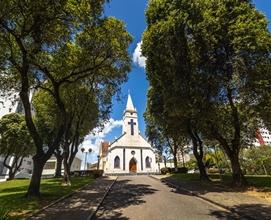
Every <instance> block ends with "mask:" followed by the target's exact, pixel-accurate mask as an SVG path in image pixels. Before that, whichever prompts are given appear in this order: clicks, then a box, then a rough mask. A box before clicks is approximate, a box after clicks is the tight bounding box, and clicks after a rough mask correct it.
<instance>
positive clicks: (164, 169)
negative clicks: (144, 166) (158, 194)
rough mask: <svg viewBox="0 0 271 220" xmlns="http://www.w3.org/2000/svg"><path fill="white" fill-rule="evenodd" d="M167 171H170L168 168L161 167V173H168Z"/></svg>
mask: <svg viewBox="0 0 271 220" xmlns="http://www.w3.org/2000/svg"><path fill="white" fill-rule="evenodd" d="M169 172H170V171H169V168H167V167H163V168H161V174H163V175H165V174H167V173H169Z"/></svg>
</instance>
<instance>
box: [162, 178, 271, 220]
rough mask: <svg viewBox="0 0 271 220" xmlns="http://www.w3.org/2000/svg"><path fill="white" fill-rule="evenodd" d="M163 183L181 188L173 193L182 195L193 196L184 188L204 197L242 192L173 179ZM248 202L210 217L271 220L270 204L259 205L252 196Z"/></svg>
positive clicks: (248, 198)
mask: <svg viewBox="0 0 271 220" xmlns="http://www.w3.org/2000/svg"><path fill="white" fill-rule="evenodd" d="M162 182H163V183H164V184H166V185H168V186H169V187H172V185H171V184H174V185H175V186H179V187H178V188H177V189H172V191H173V192H175V193H178V194H182V195H189V196H194V195H191V193H189V192H187V191H185V190H183V189H182V187H184V188H186V189H189V190H190V191H193V192H195V193H197V194H198V195H200V196H204V195H205V194H207V193H211V192H215V193H230V195H231V196H234V195H237V194H235V193H237V192H240V191H238V190H237V191H235V190H232V189H227V188H224V187H220V186H214V185H210V184H206V183H202V184H201V183H200V182H194V183H191V182H188V181H179V180H176V179H174V178H171V177H166V178H164V179H162ZM245 198H247V200H246V201H244V199H243V201H244V204H243V203H242V202H241V204H238V205H233V206H227V207H229V209H230V211H211V212H210V215H211V216H215V217H217V218H218V219H223V220H232V219H242V220H243V219H248V220H250V219H251V220H256V219H257V220H258V219H259V220H265V219H266V220H267V219H268V220H270V219H271V207H270V206H269V205H268V204H261V203H257V201H258V200H257V198H254V197H252V196H246V197H245ZM215 202H216V203H217V204H222V205H224V204H223V201H219V200H218V198H217V199H216V201H215ZM225 206H226V205H225Z"/></svg>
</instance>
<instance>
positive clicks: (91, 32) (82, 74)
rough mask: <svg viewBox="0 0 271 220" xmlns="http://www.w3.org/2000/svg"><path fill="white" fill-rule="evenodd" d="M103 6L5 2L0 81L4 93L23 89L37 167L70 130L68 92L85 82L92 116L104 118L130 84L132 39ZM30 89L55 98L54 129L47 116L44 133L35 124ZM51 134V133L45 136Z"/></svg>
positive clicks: (0, 13)
mask: <svg viewBox="0 0 271 220" xmlns="http://www.w3.org/2000/svg"><path fill="white" fill-rule="evenodd" d="M105 2H108V1H105V0H98V1H93V0H91V1H89V0H81V1H74V0H57V1H51V0H45V1H44V0H31V1H19V0H13V1H8V0H4V1H2V2H1V9H0V48H1V54H0V69H1V75H0V78H1V80H2V79H4V80H5V82H7V83H10V86H9V87H8V88H6V89H9V90H10V89H15V90H19V91H20V97H21V99H22V102H23V105H24V111H25V119H26V124H27V127H28V129H29V132H30V134H31V136H32V138H33V141H34V143H35V146H36V155H35V157H34V158H33V159H34V166H35V164H38V163H40V165H39V167H42V165H44V164H45V162H46V160H47V159H48V158H50V156H51V155H52V154H53V152H54V151H55V149H56V148H57V147H58V146H59V145H60V142H61V141H62V140H63V136H64V135H66V134H67V132H68V130H69V123H70V122H69V120H70V115H69V114H70V111H71V109H70V107H71V106H70V105H69V104H68V103H69V102H68V100H69V99H67V93H66V92H65V91H68V90H71V88H72V89H73V86H74V87H77V83H79V85H82V84H84V86H86V88H89V90H91V91H92V94H93V99H94V102H97V103H98V108H94V115H93V116H92V117H93V118H95V117H96V114H99V115H100V114H104V116H103V117H104V118H105V117H106V116H108V114H109V112H110V110H111V106H112V96H113V95H115V94H116V93H117V92H119V90H120V85H121V83H123V82H125V81H126V80H127V73H128V72H129V70H130V65H131V58H130V56H129V54H128V47H129V44H130V43H131V40H132V38H131V36H130V34H129V33H128V32H127V31H126V29H125V25H124V23H123V22H121V21H119V20H117V19H115V18H112V17H105V16H104V15H103V8H104V4H105ZM0 86H1V85H0ZM1 87H2V86H1ZM32 87H34V88H37V89H42V90H44V91H46V92H48V93H49V94H50V95H51V100H52V101H53V102H54V103H52V102H50V100H49V99H48V100H47V101H46V102H47V104H49V105H50V106H48V108H49V107H51V106H52V107H53V109H52V112H55V113H56V116H57V117H56V120H55V122H56V123H55V124H54V125H52V124H50V123H51V122H48V123H49V124H48V123H47V122H46V117H45V118H43V122H46V124H45V128H42V129H41V127H42V125H43V124H42V122H40V123H39V128H38V127H37V125H36V124H35V123H34V119H33V116H32V111H31V105H30V99H29V93H30V88H32ZM91 103H93V102H91ZM43 106H44V105H43ZM48 108H47V109H48ZM40 109H41V110H42V109H43V107H42V105H40ZM97 109H98V110H99V111H98V113H97V112H96V110H97ZM92 113H93V112H91V114H92ZM39 114H40V113H39ZM47 116H48V115H47ZM47 118H49V119H50V121H52V119H53V118H52V117H51V118H50V117H47ZM92 122H93V121H92ZM55 125H56V126H55ZM48 129H49V130H48ZM47 130H48V131H50V133H49V135H45V137H43V135H44V133H45V132H46V131H47ZM50 135H52V136H50ZM48 142H49V145H48V148H49V149H48V151H47V152H44V151H43V146H44V145H45V144H47V143H48ZM36 158H39V159H38V160H36ZM40 173H41V172H40V170H39V169H34V172H33V175H32V180H33V181H32V182H31V184H30V188H29V194H30V195H29V196H39V190H38V189H37V188H35V186H39V183H38V182H39V181H40ZM34 181H36V182H35V183H34ZM31 194H32V195H31Z"/></svg>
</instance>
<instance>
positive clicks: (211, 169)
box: [208, 168, 220, 173]
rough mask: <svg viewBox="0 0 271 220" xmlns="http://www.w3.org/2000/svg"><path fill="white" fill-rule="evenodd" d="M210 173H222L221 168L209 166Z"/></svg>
mask: <svg viewBox="0 0 271 220" xmlns="http://www.w3.org/2000/svg"><path fill="white" fill-rule="evenodd" d="M208 173H220V170H219V169H218V168H209V169H208Z"/></svg>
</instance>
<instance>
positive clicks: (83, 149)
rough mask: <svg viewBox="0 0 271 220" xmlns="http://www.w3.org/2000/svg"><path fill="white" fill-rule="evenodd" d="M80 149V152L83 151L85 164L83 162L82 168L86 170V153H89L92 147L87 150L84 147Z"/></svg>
mask: <svg viewBox="0 0 271 220" xmlns="http://www.w3.org/2000/svg"><path fill="white" fill-rule="evenodd" d="M81 151H82V153H85V164H84V170H86V167H87V155H88V153H91V152H92V149H91V148H89V149H88V151H85V148H83V147H82V148H81Z"/></svg>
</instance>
